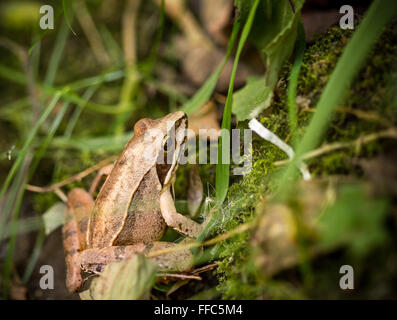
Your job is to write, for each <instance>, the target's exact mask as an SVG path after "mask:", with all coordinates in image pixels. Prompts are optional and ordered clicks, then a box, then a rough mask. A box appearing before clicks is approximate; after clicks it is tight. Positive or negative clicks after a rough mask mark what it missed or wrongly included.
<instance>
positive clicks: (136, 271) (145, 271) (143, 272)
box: [80, 254, 157, 300]
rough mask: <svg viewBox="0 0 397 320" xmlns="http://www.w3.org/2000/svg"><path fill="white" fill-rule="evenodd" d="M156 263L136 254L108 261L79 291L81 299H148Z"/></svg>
mask: <svg viewBox="0 0 397 320" xmlns="http://www.w3.org/2000/svg"><path fill="white" fill-rule="evenodd" d="M156 270H157V265H156V263H154V262H152V261H150V260H148V259H146V258H145V257H144V256H143V255H140V254H136V255H134V256H133V257H132V258H131V259H127V260H123V261H120V262H112V263H109V264H108V265H107V266H106V267H105V270H104V271H103V272H102V273H101V275H100V276H99V277H96V278H95V279H93V280H92V283H91V286H90V288H89V289H88V290H86V291H83V292H82V293H80V298H81V299H83V300H86V299H93V300H139V299H148V298H149V293H150V290H151V287H152V285H153V283H154V278H155V275H156Z"/></svg>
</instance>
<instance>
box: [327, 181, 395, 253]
mask: <svg viewBox="0 0 397 320" xmlns="http://www.w3.org/2000/svg"><path fill="white" fill-rule="evenodd" d="M338 193H339V195H338V197H337V201H336V203H335V204H334V205H332V206H331V207H329V208H327V209H326V210H325V212H324V213H323V214H322V215H321V217H320V219H319V227H320V232H319V234H320V239H319V244H320V245H321V246H324V247H335V246H339V245H342V244H345V245H348V246H349V247H350V249H351V250H352V252H353V253H355V254H357V255H364V254H365V253H367V252H369V251H370V250H371V249H373V248H375V247H376V246H377V245H378V244H381V243H383V242H384V241H385V239H386V235H387V232H386V230H385V218H386V215H387V213H388V203H387V202H386V201H385V200H382V199H371V198H370V197H368V195H367V194H366V192H365V190H364V187H363V186H362V185H348V186H344V187H343V188H342V189H341V190H340V191H339V192H338Z"/></svg>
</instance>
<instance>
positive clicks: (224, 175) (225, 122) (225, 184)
mask: <svg viewBox="0 0 397 320" xmlns="http://www.w3.org/2000/svg"><path fill="white" fill-rule="evenodd" d="M258 4H259V0H255V2H254V4H253V5H252V7H251V9H250V12H249V15H248V18H247V21H246V22H245V25H244V28H243V31H242V33H241V37H240V41H239V44H238V47H237V52H236V56H235V58H234V63H233V69H232V74H231V77H230V82H229V90H228V93H227V98H226V104H225V109H224V112H223V118H222V129H226V130H227V133H226V134H228V135H230V128H231V123H230V122H231V117H232V102H233V87H234V78H235V76H236V71H237V65H238V61H239V59H240V55H241V51H242V50H243V47H244V44H245V42H246V40H247V38H248V35H249V33H250V31H251V27H252V23H253V21H254V18H255V13H256V9H257V7H258ZM224 132H226V131H224ZM223 140H224V137H223V136H222V135H221V136H220V138H219V144H218V163H217V165H216V177H215V188H216V201H217V204H218V205H220V204H222V203H223V201H224V200H225V198H226V194H227V190H228V188H229V175H230V172H229V169H230V164H229V162H230V161H229V159H227V161H226V162H228V163H223V162H224V161H225V160H226V159H225V160H224V159H223V156H222V149H223ZM227 147H228V148H229V146H227Z"/></svg>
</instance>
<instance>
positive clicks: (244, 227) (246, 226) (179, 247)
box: [145, 220, 258, 258]
mask: <svg viewBox="0 0 397 320" xmlns="http://www.w3.org/2000/svg"><path fill="white" fill-rule="evenodd" d="M257 224H258V222H257V220H254V221H251V222H247V223H244V224H241V225H239V226H238V227H237V228H235V229H233V230H230V231H229V232H226V233H223V234H221V235H219V236H216V237H215V238H212V239H210V240H207V241H204V242H202V243H200V242H191V243H187V244H180V245H176V246H174V247H171V248H165V249H161V250H157V251H153V252H149V253H148V254H146V255H145V256H146V257H147V258H152V257H157V256H160V255H163V254H166V253H171V252H178V251H182V250H186V249H192V248H198V247H206V246H212V245H214V244H216V243H218V242H221V241H225V240H227V239H229V238H231V237H233V236H235V235H236V234H239V233H242V232H245V231H248V230H250V229H253V228H254V227H255V226H256V225H257Z"/></svg>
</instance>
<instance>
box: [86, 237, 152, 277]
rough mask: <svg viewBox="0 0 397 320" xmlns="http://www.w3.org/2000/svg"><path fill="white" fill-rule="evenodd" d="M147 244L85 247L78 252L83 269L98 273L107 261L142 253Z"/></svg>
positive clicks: (119, 259) (115, 260) (123, 258)
mask: <svg viewBox="0 0 397 320" xmlns="http://www.w3.org/2000/svg"><path fill="white" fill-rule="evenodd" d="M148 246H149V244H145V243H143V242H141V243H137V244H134V245H129V246H112V247H106V248H100V249H99V248H93V249H86V250H84V251H82V252H81V253H80V256H81V266H82V268H83V270H84V271H87V272H92V273H100V272H102V271H103V270H104V269H105V266H106V265H107V264H108V263H110V262H117V261H121V260H125V259H129V258H131V257H132V256H133V255H134V254H137V253H141V254H143V253H144V252H145V250H146V249H147V247H148Z"/></svg>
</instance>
